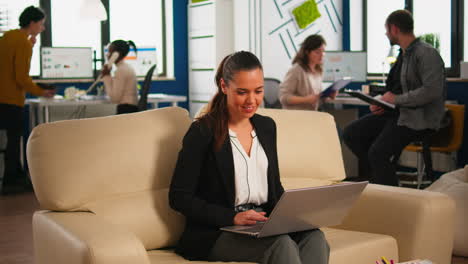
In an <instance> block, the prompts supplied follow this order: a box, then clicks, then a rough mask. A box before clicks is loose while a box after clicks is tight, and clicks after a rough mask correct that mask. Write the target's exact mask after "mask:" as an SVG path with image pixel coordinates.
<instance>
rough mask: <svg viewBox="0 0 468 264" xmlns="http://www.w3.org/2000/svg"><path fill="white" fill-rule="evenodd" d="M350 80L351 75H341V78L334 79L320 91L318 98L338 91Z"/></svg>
mask: <svg viewBox="0 0 468 264" xmlns="http://www.w3.org/2000/svg"><path fill="white" fill-rule="evenodd" d="M351 81H352V78H351V77H343V78H342V79H339V80H336V81H334V82H333V83H332V84H331V85H330V86H328V87H327V88H326V89H325V90H323V91H322V92H321V93H320V98H325V97H329V96H331V95H332V93H334V92H336V91H339V90H341V89H343V88H345V87H346V85H348V84H349V83H350V82H351Z"/></svg>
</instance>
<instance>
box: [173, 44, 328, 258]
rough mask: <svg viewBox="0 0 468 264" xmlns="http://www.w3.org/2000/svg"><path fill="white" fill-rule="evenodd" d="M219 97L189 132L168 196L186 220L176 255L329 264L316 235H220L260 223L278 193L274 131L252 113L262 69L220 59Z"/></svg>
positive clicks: (248, 59) (242, 58)
mask: <svg viewBox="0 0 468 264" xmlns="http://www.w3.org/2000/svg"><path fill="white" fill-rule="evenodd" d="M216 84H217V86H218V92H217V94H216V95H215V96H214V98H213V99H212V100H211V102H210V104H209V109H208V111H207V113H206V114H204V115H203V116H201V117H200V118H198V119H197V120H196V121H195V122H193V123H192V125H191V126H190V128H189V130H188V132H187V134H186V135H185V137H184V140H183V146H182V149H181V151H180V153H179V158H178V161H177V165H176V168H175V172H174V176H173V178H172V183H171V187H170V192H169V201H170V205H171V207H172V208H173V209H175V210H177V211H179V212H181V213H182V214H183V215H184V216H185V217H186V226H185V230H184V232H183V234H182V236H181V238H180V240H179V243H178V245H177V249H176V252H177V253H179V254H180V255H182V256H183V257H185V258H187V259H190V260H211V261H248V262H260V263H312V262H313V263H328V256H329V247H328V244H327V241H326V240H325V237H324V235H323V233H322V232H321V231H320V230H318V229H316V230H311V231H304V232H297V233H291V234H285V235H279V236H272V237H266V238H253V237H249V236H246V235H241V234H234V233H229V232H224V231H221V230H220V229H219V228H220V227H224V226H231V225H253V224H255V223H256V222H257V221H265V220H267V216H268V215H269V214H270V213H271V210H272V209H273V208H274V206H275V204H276V203H277V201H278V199H279V198H280V196H281V194H282V193H283V192H284V189H283V187H282V185H281V182H280V176H279V168H278V155H277V149H276V125H275V122H274V121H273V120H272V119H271V118H269V117H266V116H261V115H258V114H256V113H255V112H256V110H257V108H258V107H259V105H260V104H261V103H262V100H263V68H262V65H261V63H260V61H259V60H258V59H257V57H256V56H255V55H253V54H252V53H250V52H245V51H240V52H236V53H234V54H231V55H229V56H227V57H226V58H224V60H223V61H222V62H221V63H220V66H219V67H218V71H217V73H216Z"/></svg>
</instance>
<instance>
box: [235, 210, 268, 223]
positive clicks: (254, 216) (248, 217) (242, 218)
mask: <svg viewBox="0 0 468 264" xmlns="http://www.w3.org/2000/svg"><path fill="white" fill-rule="evenodd" d="M265 215H266V213H265V212H257V211H255V210H248V211H245V212H240V213H237V214H236V216H234V225H255V224H256V223H257V222H258V221H261V222H264V221H266V220H268V218H267V217H265Z"/></svg>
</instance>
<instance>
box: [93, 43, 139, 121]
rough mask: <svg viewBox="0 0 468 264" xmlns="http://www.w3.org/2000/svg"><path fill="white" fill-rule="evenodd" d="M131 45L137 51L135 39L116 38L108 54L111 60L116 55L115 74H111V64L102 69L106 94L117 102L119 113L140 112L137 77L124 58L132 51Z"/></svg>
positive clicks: (112, 100)
mask: <svg viewBox="0 0 468 264" xmlns="http://www.w3.org/2000/svg"><path fill="white" fill-rule="evenodd" d="M130 46H132V48H133V50H134V51H135V53H136V51H137V48H136V46H135V43H133V41H131V40H129V41H125V40H120V39H119V40H115V41H113V42H112V43H111V44H110V46H109V53H108V54H107V56H108V59H109V61H110V60H111V58H112V56H116V60H115V66H116V67H117V69H116V71H115V73H114V76H111V74H110V71H111V67H112V66H111V65H107V64H106V65H105V66H104V68H103V69H102V72H101V74H102V76H103V77H102V80H103V82H104V89H105V91H106V94H107V95H108V96H109V97H110V100H111V102H112V103H115V104H117V114H126V113H134V112H138V106H137V101H138V88H137V77H136V74H135V70H134V69H133V68H132V66H130V65H128V64H127V63H126V62H125V61H124V58H125V56H127V54H128V52H129V51H130Z"/></svg>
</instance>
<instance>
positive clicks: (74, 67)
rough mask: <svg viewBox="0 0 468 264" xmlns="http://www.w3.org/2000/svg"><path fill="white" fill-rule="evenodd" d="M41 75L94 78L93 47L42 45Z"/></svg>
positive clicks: (44, 76) (43, 76)
mask: <svg viewBox="0 0 468 264" xmlns="http://www.w3.org/2000/svg"><path fill="white" fill-rule="evenodd" d="M41 77H42V78H44V79H47V78H59V79H60V78H93V51H92V49H91V48H71V47H42V48H41Z"/></svg>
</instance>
